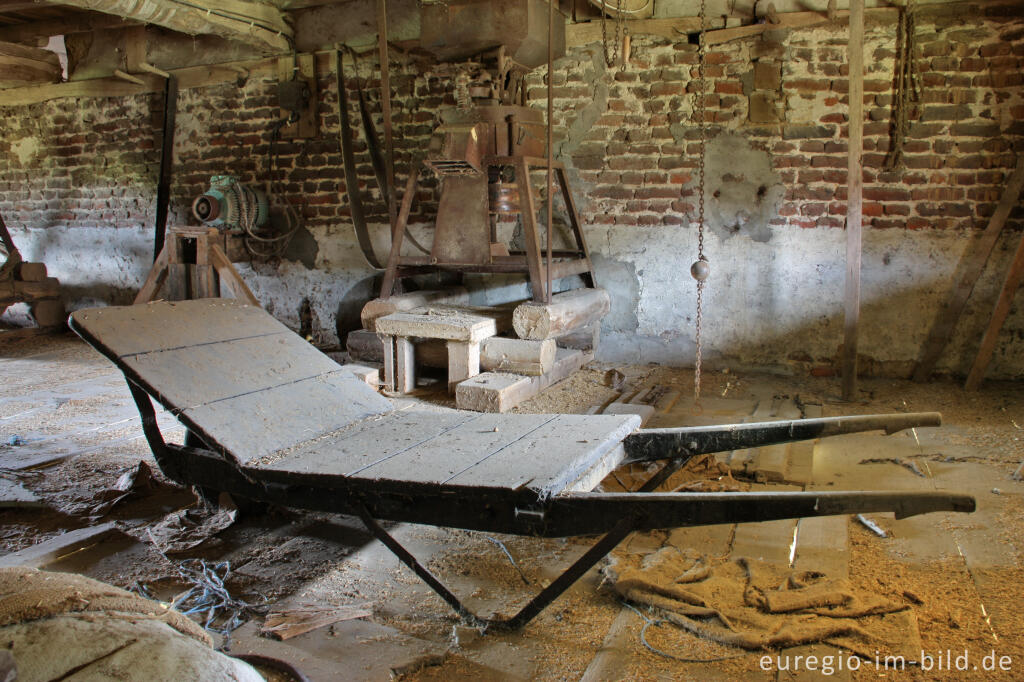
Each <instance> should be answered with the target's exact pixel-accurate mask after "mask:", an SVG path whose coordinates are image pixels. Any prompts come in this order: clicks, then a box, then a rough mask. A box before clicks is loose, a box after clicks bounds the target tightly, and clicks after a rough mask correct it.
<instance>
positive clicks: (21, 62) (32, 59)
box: [0, 42, 61, 88]
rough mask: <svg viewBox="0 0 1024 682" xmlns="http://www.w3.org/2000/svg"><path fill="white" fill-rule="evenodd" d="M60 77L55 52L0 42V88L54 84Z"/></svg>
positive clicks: (58, 61) (58, 63)
mask: <svg viewBox="0 0 1024 682" xmlns="http://www.w3.org/2000/svg"><path fill="white" fill-rule="evenodd" d="M60 76H61V67H60V60H59V59H58V58H57V54H56V53H55V52H51V51H50V50H44V49H42V48H38V47H29V46H27V45H16V44H15V43H3V42H0V88H15V87H18V86H21V85H38V84H42V83H56V82H57V81H59V80H60Z"/></svg>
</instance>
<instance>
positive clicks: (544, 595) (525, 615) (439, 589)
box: [359, 507, 634, 631]
mask: <svg viewBox="0 0 1024 682" xmlns="http://www.w3.org/2000/svg"><path fill="white" fill-rule="evenodd" d="M359 518H360V519H362V521H363V524H364V525H365V526H366V528H367V529H368V530H369V531H370V532H371V533H373V535H374V537H376V538H377V539H378V540H380V541H381V542H382V543H384V546H385V547H387V548H388V549H390V550H391V551H392V553H394V555H395V556H396V557H398V559H399V560H400V561H401V562H402V563H403V564H405V565H406V566H408V567H409V568H410V569H412V571H413V572H414V573H415V574H416V575H418V576H419V577H420V580H422V581H423V582H425V583H426V584H427V585H428V586H429V587H430V589H432V590H434V592H436V593H437V594H438V596H440V597H441V599H444V600H445V602H447V604H448V605H449V606H451V607H452V609H453V610H454V611H455V612H456V613H457V614H459V616H460V617H461V618H462V619H463V620H464V621H466V622H467V623H468V624H470V625H472V626H474V627H479V628H482V629H484V630H498V631H508V630H518V629H519V628H521V627H523V626H524V625H526V624H527V623H529V622H530V621H531V620H533V618H534V617H535V616H536V615H537V614H538V613H540V612H541V611H543V610H544V609H545V608H546V607H547V606H548V605H549V604H550V603H551V602H553V601H554V600H555V599H557V598H558V597H559V596H561V594H562V593H563V592H565V591H566V590H567V589H569V588H570V587H571V586H572V584H573V583H575V582H576V581H577V580H579V579H580V578H581V577H583V574H584V573H586V572H587V571H589V570H590V569H591V568H592V567H593V566H594V565H595V564H596V563H597V562H598V561H600V560H601V559H603V558H604V557H605V556H606V555H607V554H608V552H610V551H612V550H613V549H615V546H616V545H618V544H619V543H620V542H622V541H623V540H624V539H625V537H626V536H627V535H629V534H630V533H632V532H633V526H634V522H633V518H632V517H631V516H625V517H623V518H622V519H621V520H620V521H619V522H618V523H617V524H616V525H615V526H614V527H613V528H612V529H611V530H610V531H608V533H607V534H605V535H604V536H603V537H602V538H601V539H600V540H598V541H597V543H595V544H594V546H593V547H591V548H590V549H588V550H587V551H586V552H585V553H584V554H583V556H581V557H580V558H579V559H577V560H576V561H575V562H573V564H572V565H571V566H569V567H568V568H567V569H565V571H563V572H562V574H561V575H559V576H558V577H557V578H555V580H554V581H552V583H551V584H550V585H548V586H547V587H546V588H544V589H543V590H542V591H541V592H540V593H538V594H537V596H535V597H534V598H533V599H531V600H530V602H529V603H528V604H526V606H524V607H523V608H522V609H520V611H519V613H517V614H516V615H514V616H512V617H511V618H504V619H499V618H481V617H480V616H478V615H476V614H475V613H473V612H472V611H470V610H469V609H467V608H466V607H465V605H463V603H462V602H461V601H459V598H458V597H456V596H455V594H454V593H452V591H451V590H449V589H448V587H447V586H446V585H445V584H444V583H442V582H441V581H440V580H439V579H438V578H437V576H435V575H434V574H433V573H431V572H430V570H429V569H428V568H427V567H426V566H424V565H423V564H421V563H420V562H419V561H418V560H417V559H416V557H414V556H413V555H412V554H410V553H409V550H407V549H406V548H405V547H403V546H402V544H401V543H400V542H398V540H396V539H395V538H394V537H392V536H391V535H390V534H388V532H387V531H386V530H384V529H383V528H382V527H381V525H380V524H379V523H377V522H376V521H375V520H374V519H373V517H371V516H370V512H369V511H367V509H366V508H365V507H363V508H362V509H361V510H360V511H359Z"/></svg>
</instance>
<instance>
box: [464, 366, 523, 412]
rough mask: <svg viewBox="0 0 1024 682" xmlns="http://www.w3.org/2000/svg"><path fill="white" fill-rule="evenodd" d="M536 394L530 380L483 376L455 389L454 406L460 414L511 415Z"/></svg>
mask: <svg viewBox="0 0 1024 682" xmlns="http://www.w3.org/2000/svg"><path fill="white" fill-rule="evenodd" d="M537 392H538V389H536V387H535V386H534V384H533V382H531V381H530V377H524V376H520V375H518V374H502V373H500V372H484V373H483V374H478V375H477V376H475V377H473V378H472V379H467V380H466V381H463V382H462V383H461V384H459V385H458V386H456V387H455V404H456V406H457V407H458V408H459V409H460V410H473V411H474V412H508V411H509V410H511V409H512V408H513V407H515V406H516V405H518V404H519V403H521V402H523V401H524V400H527V399H529V398H531V397H533V396H534V395H536V394H537Z"/></svg>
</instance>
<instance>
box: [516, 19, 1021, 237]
mask: <svg viewBox="0 0 1024 682" xmlns="http://www.w3.org/2000/svg"><path fill="white" fill-rule="evenodd" d="M777 38H778V40H773V41H768V40H744V41H734V42H731V43H727V44H723V45H718V46H714V47H712V48H711V49H710V51H709V54H708V56H707V61H706V63H707V65H708V66H707V67H706V76H707V81H708V84H707V90H706V92H707V94H706V97H705V104H706V108H707V109H706V111H707V113H706V120H707V121H708V128H709V130H708V135H709V136H710V137H714V136H716V135H719V134H721V133H722V132H728V131H734V132H737V133H739V134H740V135H742V136H744V137H745V138H747V139H748V140H749V141H750V142H751V143H752V144H753V145H754V146H755V147H757V148H760V149H763V150H765V151H767V152H769V153H770V154H771V162H772V165H773V167H774V168H775V169H776V170H778V172H779V175H780V176H781V179H782V181H783V182H784V183H785V185H786V187H787V191H786V195H785V201H784V203H783V205H782V207H781V209H780V210H779V215H778V216H777V217H776V218H774V219H773V220H771V221H770V224H771V225H774V226H779V227H791V226H796V227H803V228H815V227H842V226H843V224H844V222H845V212H846V188H845V183H846V166H847V144H846V138H847V133H848V131H847V125H846V124H847V120H846V112H847V107H848V103H849V98H848V90H849V79H848V68H847V65H846V36H845V27H843V28H841V29H840V30H826V29H818V30H801V31H793V32H792V33H790V34H789V35H788V36H777ZM917 39H918V43H919V52H920V57H919V59H918V62H917V63H918V68H919V72H920V79H921V86H922V87H921V97H920V102H919V103H917V104H915V105H914V106H913V108H912V113H911V116H910V118H911V122H912V125H911V126H910V129H909V133H908V136H907V140H906V143H905V145H904V166H905V168H903V169H900V170H897V171H887V170H885V169H884V165H885V160H886V156H887V154H888V152H889V149H890V132H891V128H892V123H891V117H892V101H893V94H894V93H893V67H894V56H895V29H894V27H893V26H891V25H880V24H878V23H872V22H870V21H869V24H868V28H867V35H866V40H865V48H864V52H865V71H866V73H865V83H864V90H865V97H864V103H865V123H864V152H865V153H864V157H863V161H864V166H865V172H864V183H865V189H864V202H865V203H864V216H865V224H866V225H870V227H872V228H879V229H888V228H901V229H925V228H929V229H943V230H944V229H974V228H983V227H984V225H985V224H986V221H987V218H988V217H989V216H990V215H991V214H992V212H993V210H994V208H995V203H996V202H997V201H998V199H999V196H1000V193H1001V188H1002V183H1003V182H1004V180H1005V178H1006V175H1007V173H1008V172H1009V171H1010V170H1012V168H1013V166H1014V164H1015V154H1014V151H1013V149H1014V146H1015V145H1017V147H1018V148H1020V145H1021V142H1022V139H1024V88H1022V87H1021V86H1022V83H1024V74H1022V68H1024V21H1022V19H1021V18H1020V17H990V18H988V19H982V18H960V17H937V18H936V17H933V18H930V19H929V18H927V17H922V18H921V19H919V20H918V32H917ZM634 45H635V48H634V54H633V58H632V61H631V63H630V65H629V66H628V68H627V69H626V70H625V71H619V70H618V69H608V70H607V71H608V73H606V74H602V73H600V72H601V71H602V70H604V64H603V63H601V60H600V59H594V58H593V54H592V53H593V52H595V51H599V50H577V51H576V52H575V53H574V54H573V55H571V58H570V59H567V60H565V62H566V63H567V66H568V68H567V69H563V70H562V71H563V72H562V73H558V74H556V77H555V81H554V83H553V85H555V86H556V87H554V92H553V96H554V106H555V111H556V116H557V117H558V118H559V121H560V122H561V123H562V125H563V128H564V127H567V126H568V125H571V123H572V122H573V121H575V120H576V119H577V118H578V112H579V111H580V110H581V109H584V108H586V107H588V106H592V102H593V100H592V95H593V94H594V84H595V80H596V79H603V80H604V81H606V83H607V95H606V106H605V107H604V108H603V111H601V112H600V116H599V117H598V118H597V119H596V120H595V121H594V123H593V125H592V126H590V127H589V129H588V130H587V131H586V133H585V134H584V135H582V136H580V135H579V134H577V136H576V137H575V138H574V139H570V140H569V145H568V146H569V147H570V155H569V156H570V158H571V162H572V164H573V165H574V166H575V168H577V169H578V170H579V177H580V178H581V179H582V180H583V181H584V182H585V183H587V184H588V186H589V189H588V192H587V195H588V197H589V198H590V199H591V200H592V207H593V209H594V210H593V212H592V214H591V215H589V216H588V219H589V220H590V221H592V222H594V223H599V224H600V223H603V224H619V225H656V224H665V225H671V224H677V223H679V222H680V221H681V220H683V219H684V216H685V217H686V218H689V219H690V220H693V219H694V217H693V208H694V194H693V192H692V191H684V192H683V193H682V196H680V193H679V191H678V188H679V186H680V184H687V183H691V184H692V179H693V176H694V174H695V170H696V158H697V151H698V145H697V131H696V130H695V129H694V127H693V126H692V122H693V121H694V120H695V114H694V113H693V102H692V100H693V97H694V96H693V94H692V93H693V92H694V91H695V90H696V80H695V79H696V75H697V66H696V65H697V54H696V46H695V45H690V44H686V43H676V44H669V43H668V42H667V41H660V40H657V39H651V38H635V39H634ZM530 95H531V100H533V102H534V103H535V104H536V105H537V106H543V105H544V104H545V102H546V88H545V87H544V85H543V84H542V83H541V79H540V78H537V77H535V78H534V85H533V87H532V88H531V90H530ZM570 137H571V136H570ZM564 140H565V137H564V136H563V141H564ZM1021 151H1024V149H1021ZM1022 219H1024V209H1022V208H1021V207H1018V208H1017V209H1016V210H1015V211H1014V214H1013V219H1012V220H1011V221H1010V223H1009V225H1010V227H1011V228H1013V229H1017V230H1019V229H1020V228H1021V227H1022V226H1024V223H1022V222H1021V221H1022Z"/></svg>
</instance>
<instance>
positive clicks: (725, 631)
mask: <svg viewBox="0 0 1024 682" xmlns="http://www.w3.org/2000/svg"><path fill="white" fill-rule="evenodd" d="M606 574H607V575H608V577H609V579H610V581H611V582H612V584H613V586H614V588H615V591H616V592H617V593H618V594H619V595H620V596H622V598H623V599H626V600H627V601H628V602H629V603H631V604H634V605H636V606H639V607H641V608H643V609H648V610H650V611H652V612H654V613H656V614H657V615H658V616H660V617H661V618H662V619H664V620H668V621H670V622H671V623H673V624H675V625H677V626H678V627H680V628H682V629H683V630H686V631H688V632H690V633H693V634H694V635H697V636H698V637H703V638H707V639H711V640H713V641H715V642H718V643H720V644H725V645H728V646H733V647H737V648H739V649H747V650H763V649H777V648H785V647H793V646H800V645H804V644H812V643H818V642H825V643H830V644H834V645H836V646H840V647H842V648H844V649H845V650H847V651H852V652H855V653H857V654H859V655H861V656H866V657H869V658H870V657H872V656H874V655H875V654H876V653H878V652H881V654H882V655H883V656H889V655H900V656H904V657H907V656H910V658H908V660H916V658H918V657H919V652H920V650H921V645H920V639H919V638H917V637H916V636H915V634H916V632H917V626H916V621H913V614H912V613H911V612H910V611H909V606H908V605H907V604H906V603H900V602H896V601H893V600H890V599H886V598H882V597H878V596H877V595H872V594H870V593H867V592H862V591H858V590H854V589H853V588H852V587H851V586H850V584H849V583H848V582H847V581H846V580H842V579H834V578H829V577H828V576H827V575H825V574H823V573H819V572H815V571H801V572H793V571H790V570H787V569H780V568H779V567H777V566H773V565H771V564H768V563H765V562H761V561H757V560H754V559H746V558H739V559H735V560H732V561H726V562H721V563H715V564H714V565H712V564H711V563H709V561H708V560H707V559H706V558H705V557H703V556H702V555H700V554H699V553H697V552H695V551H693V550H689V551H680V550H678V549H676V548H675V547H664V548H662V549H660V550H658V551H657V552H655V553H654V554H651V555H649V556H647V557H645V558H644V560H643V561H642V562H641V563H640V565H638V566H627V565H624V564H623V563H622V562H621V561H620V562H616V563H614V564H613V565H611V566H609V567H608V568H607V569H606Z"/></svg>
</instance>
